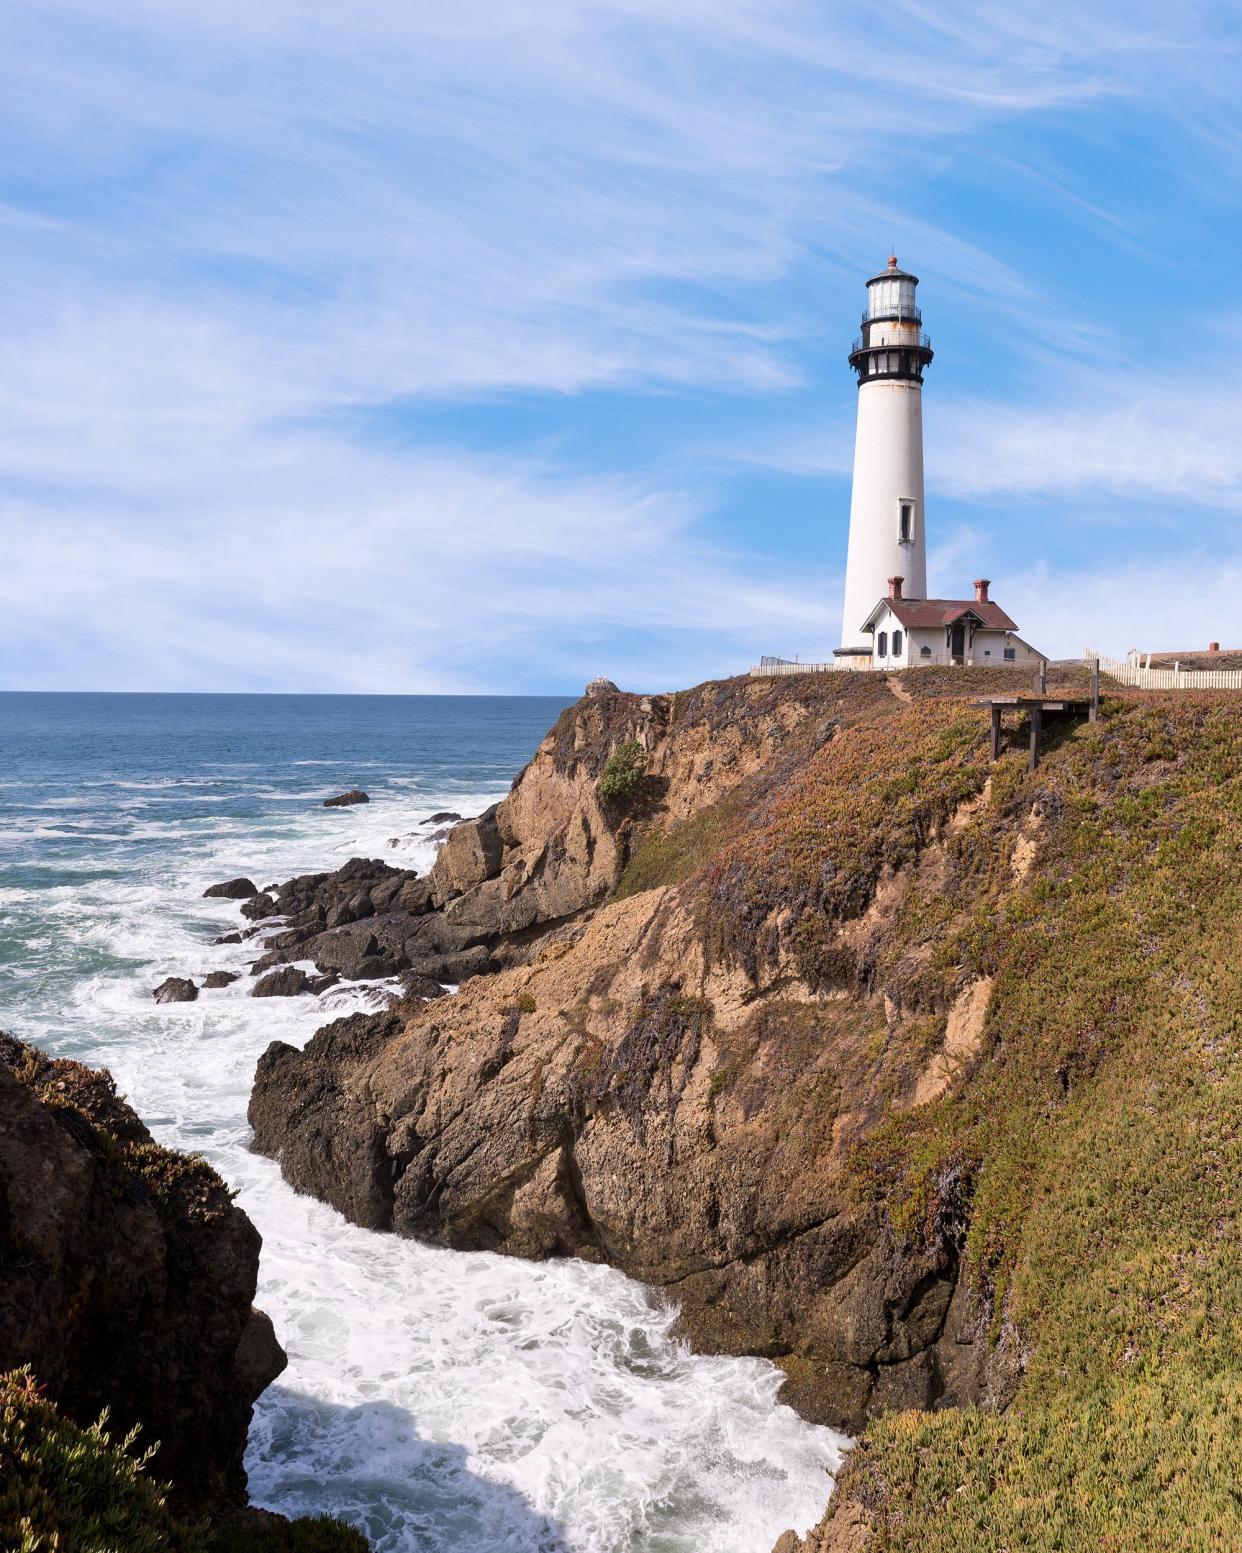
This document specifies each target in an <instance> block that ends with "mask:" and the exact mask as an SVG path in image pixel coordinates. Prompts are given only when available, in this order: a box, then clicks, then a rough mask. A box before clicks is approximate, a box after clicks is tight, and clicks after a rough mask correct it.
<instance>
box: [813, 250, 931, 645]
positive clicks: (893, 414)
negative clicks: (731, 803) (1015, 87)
mask: <svg viewBox="0 0 1242 1553" xmlns="http://www.w3.org/2000/svg"><path fill="white" fill-rule="evenodd" d="M918 283H919V281H918V276H917V275H911V274H909V273H908V272H907V271H905V270H902V269H899V268H898V267H897V260H896V258H891V259H890V260H889V261H888V267H887V268H886V269H884V270H882V271H881V272H880V274H878V275H873V276H872V278H871V279H870V280H869V281H868V282H867V308H866V311H865V312H864V313H863V315H862V333H861V335H860V336H859V338H858V339H856V340H855V341H854V347H853V349H852V350H851V351H850V366H851V367H853V369H854V371H855V372H856V373H857V375H858V422H857V429H856V431H855V436H854V483H853V490H852V493H851V496H850V538H849V550H848V552H847V556H846V563H845V613H844V616H843V618H842V622H841V646H840V647H838V648H837V649H836V653H835V657H836V659H837V663H838V666H839V667H841V668H870V667H871V666H872V652H873V646H872V641H871V640H869V636H870V634H871V633H870V632H869V631H867V630H866V629H864V628H865V625H866V622H867V621H868V617H869V616H870V614H871V611H872V610H873V608H874V607H875V604H876V602H877V600H879V599H882V598H884V597H885V596H886V595H887V594H888V592H889V579H890V578H898V579H901V581H900V583H899V587H900V589H901V591H902V592H903V593H904V596H905V597H906V598H907V599H924V598H926V597H927V540H926V513H925V511H924V504H923V371H924V369H925V368H926V366H927V364H928V362H930V361H931V359H932V348H931V342H930V341H929V340H928V338H927V336H926V335H925V334H924V333H923V318H922V314H921V313H920V312H919V309H918V305H917V303H916V302H915V297H914V294H915V290H916V288H917V286H918Z"/></svg>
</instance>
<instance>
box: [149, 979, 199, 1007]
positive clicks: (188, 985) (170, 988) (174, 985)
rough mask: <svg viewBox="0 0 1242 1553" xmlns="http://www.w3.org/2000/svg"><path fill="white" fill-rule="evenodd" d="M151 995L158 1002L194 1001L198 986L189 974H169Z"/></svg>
mask: <svg viewBox="0 0 1242 1553" xmlns="http://www.w3.org/2000/svg"><path fill="white" fill-rule="evenodd" d="M151 996H152V997H153V998H154V999H155V1001H156V1002H157V1003H193V1002H194V1000H195V998H197V997H198V988H197V987H196V986H195V985H194V983H193V982H192V981H191V980H190V978H189V977H188V976H169V977H168V978H167V980H165V981H162V982H160V984H159V986H158V987H156V989H155V991H154V992H152V994H151Z"/></svg>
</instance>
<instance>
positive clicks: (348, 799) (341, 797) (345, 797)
mask: <svg viewBox="0 0 1242 1553" xmlns="http://www.w3.org/2000/svg"><path fill="white" fill-rule="evenodd" d="M370 802H371V799H370V795H369V794H367V793H364V792H363V791H362V789H361V788H360V787H353V788H351V789H350V790H349V792H347V793H338V794H337V795H336V797H335V798H325V799H324V801H323V806H324V808H325V809H344V808H345V807H346V806H347V805H349V804H355V803H370Z"/></svg>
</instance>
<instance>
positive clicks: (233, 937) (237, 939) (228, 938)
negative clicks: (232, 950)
mask: <svg viewBox="0 0 1242 1553" xmlns="http://www.w3.org/2000/svg"><path fill="white" fill-rule="evenodd" d="M241 941H242V936H241V934H240V933H217V935H216V936H215V938H213V939H212V943H213V944H240V943H241Z"/></svg>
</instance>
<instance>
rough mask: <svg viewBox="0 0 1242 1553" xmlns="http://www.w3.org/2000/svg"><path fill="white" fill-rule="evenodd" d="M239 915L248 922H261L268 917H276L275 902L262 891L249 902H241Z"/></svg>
mask: <svg viewBox="0 0 1242 1553" xmlns="http://www.w3.org/2000/svg"><path fill="white" fill-rule="evenodd" d="M241 914H242V916H243V917H245V918H246V919H247V920H248V921H250V922H263V921H265V920H266V919H267V918H268V917H274V916H275V915H276V902H275V901H274V900H273V899H272V897H271V896H270V895H269V894H268V893H267V891H266V890H264V891H263V892H262V893H261V894H259V895H252V896H251V898H250V899H249V900H246V901H243V902H242V908H241Z"/></svg>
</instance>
